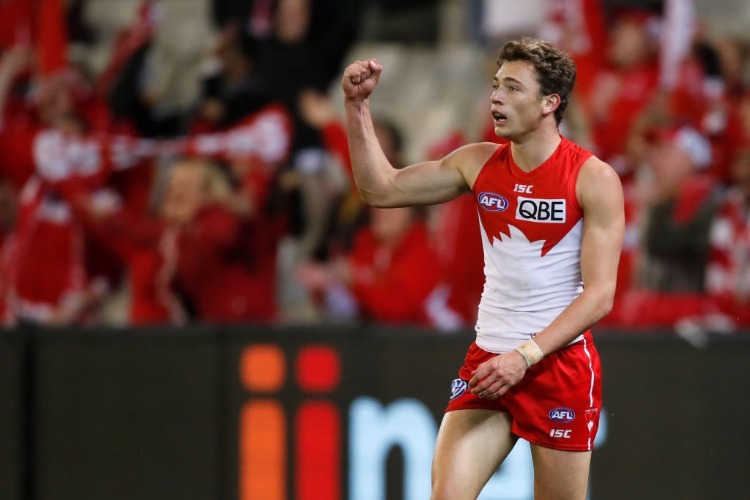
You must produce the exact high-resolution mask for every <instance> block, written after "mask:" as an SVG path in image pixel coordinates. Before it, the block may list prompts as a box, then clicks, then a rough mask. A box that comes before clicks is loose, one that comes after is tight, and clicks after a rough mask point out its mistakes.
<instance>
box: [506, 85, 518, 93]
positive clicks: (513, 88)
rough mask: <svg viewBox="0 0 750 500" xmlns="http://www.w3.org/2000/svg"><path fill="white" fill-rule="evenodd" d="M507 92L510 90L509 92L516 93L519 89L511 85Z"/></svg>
mask: <svg viewBox="0 0 750 500" xmlns="http://www.w3.org/2000/svg"><path fill="white" fill-rule="evenodd" d="M508 90H510V91H511V92H518V91H519V90H520V89H519V88H518V87H514V86H513V85H511V86H509V87H508Z"/></svg>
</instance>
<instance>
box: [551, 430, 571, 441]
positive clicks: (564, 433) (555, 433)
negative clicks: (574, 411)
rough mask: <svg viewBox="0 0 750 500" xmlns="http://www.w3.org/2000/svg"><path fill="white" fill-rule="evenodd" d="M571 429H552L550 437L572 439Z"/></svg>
mask: <svg viewBox="0 0 750 500" xmlns="http://www.w3.org/2000/svg"><path fill="white" fill-rule="evenodd" d="M571 432H572V431H571V429H552V430H550V431H549V437H553V438H563V439H570V433H571Z"/></svg>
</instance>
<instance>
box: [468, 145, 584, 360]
mask: <svg viewBox="0 0 750 500" xmlns="http://www.w3.org/2000/svg"><path fill="white" fill-rule="evenodd" d="M590 157H591V153H590V152H589V151H586V150H584V149H582V148H581V147H579V146H578V145H577V144H575V143H573V142H571V141H569V140H567V139H565V138H564V137H563V138H562V141H561V142H560V145H559V146H558V147H557V149H556V150H555V152H554V153H553V154H552V156H550V157H549V158H548V159H547V160H546V161H545V162H544V163H542V164H541V165H540V166H539V167H537V168H535V169H534V170H533V171H531V172H524V171H523V170H521V169H520V168H519V167H518V166H517V165H516V164H515V162H514V161H513V158H512V155H511V148H510V145H502V146H500V147H499V148H498V149H497V151H495V153H493V155H492V156H491V157H490V159H489V160H487V162H486V163H485V165H484V166H483V167H482V170H481V171H480V172H479V176H478V177H477V179H476V181H475V183H474V187H473V192H474V199H475V201H476V204H477V211H478V212H479V221H480V232H481V236H482V244H483V247H484V262H485V265H484V273H485V284H484V290H483V292H482V299H481V302H480V304H479V314H478V319H477V323H476V327H475V330H476V333H477V339H476V343H477V345H478V346H479V347H481V348H482V349H484V350H486V351H490V352H494V353H502V352H508V351H511V350H513V349H515V348H516V347H518V346H519V345H520V344H521V343H523V342H524V341H526V340H528V339H530V338H532V337H533V336H534V335H536V333H537V332H539V331H541V330H543V329H544V328H546V327H547V326H548V325H549V324H550V323H551V322H552V321H553V320H554V319H555V318H556V317H557V316H558V315H559V314H560V313H561V312H562V311H563V309H565V308H566V307H567V306H568V305H569V304H570V303H571V302H572V301H573V300H574V299H575V298H576V297H578V295H580V293H581V292H582V291H583V282H582V280H581V237H582V232H583V211H582V209H581V206H580V204H579V203H578V199H577V197H576V180H577V179H578V172H579V171H580V169H581V166H582V165H583V163H584V162H585V161H586V160H587V159H588V158H590ZM581 338H582V337H581V336H579V337H578V338H576V339H575V340H573V342H576V341H578V340H580V339H581Z"/></svg>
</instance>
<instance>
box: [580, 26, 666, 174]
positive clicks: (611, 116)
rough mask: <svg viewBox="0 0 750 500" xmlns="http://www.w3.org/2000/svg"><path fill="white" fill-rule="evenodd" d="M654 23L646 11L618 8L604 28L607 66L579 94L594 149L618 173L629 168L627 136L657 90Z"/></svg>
mask: <svg viewBox="0 0 750 500" xmlns="http://www.w3.org/2000/svg"><path fill="white" fill-rule="evenodd" d="M655 22H656V18H655V16H654V15H653V14H651V13H650V12H648V11H644V12H641V11H624V12H619V13H618V15H617V17H616V19H615V22H614V25H613V26H612V27H611V29H610V41H609V45H608V48H607V63H608V64H607V66H605V67H604V68H602V69H601V70H600V71H599V73H598V74H597V75H596V76H595V77H594V79H593V84H592V86H591V89H592V91H591V93H590V94H588V95H580V97H582V98H583V100H582V106H583V109H584V111H585V114H586V115H587V116H588V117H589V122H590V126H589V129H590V130H591V131H592V133H593V142H594V145H595V148H596V149H595V152H596V153H597V155H598V156H599V157H600V158H602V159H603V160H605V161H607V162H608V163H610V164H611V165H612V166H613V167H614V168H615V169H616V170H618V172H619V173H620V175H621V176H622V175H626V174H627V173H628V172H629V171H630V169H631V168H632V166H631V165H630V164H629V162H628V159H627V157H626V154H627V140H628V135H629V133H630V132H631V129H632V127H633V125H634V122H635V120H636V119H637V118H638V117H639V115H640V114H641V113H642V112H643V111H644V109H645V108H646V106H647V105H648V104H649V103H650V102H651V101H652V99H653V97H654V95H655V94H656V92H657V91H658V90H659V86H658V84H659V64H658V62H659V61H658V45H657V40H656V37H655V34H654V32H653V27H654V23H655Z"/></svg>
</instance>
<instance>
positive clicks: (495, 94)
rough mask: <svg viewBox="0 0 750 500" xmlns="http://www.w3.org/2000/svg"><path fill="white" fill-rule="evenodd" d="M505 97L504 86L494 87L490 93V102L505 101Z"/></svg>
mask: <svg viewBox="0 0 750 500" xmlns="http://www.w3.org/2000/svg"><path fill="white" fill-rule="evenodd" d="M503 97H504V94H503V91H502V87H498V88H495V89H492V93H491V94H490V102H491V103H493V104H495V103H498V104H500V103H502V102H503Z"/></svg>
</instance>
